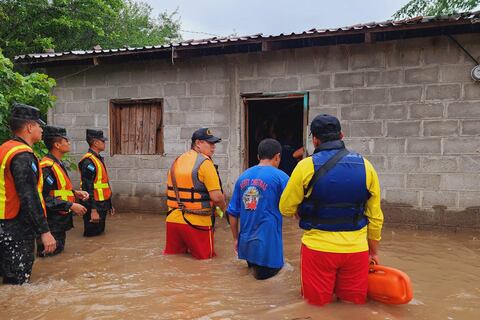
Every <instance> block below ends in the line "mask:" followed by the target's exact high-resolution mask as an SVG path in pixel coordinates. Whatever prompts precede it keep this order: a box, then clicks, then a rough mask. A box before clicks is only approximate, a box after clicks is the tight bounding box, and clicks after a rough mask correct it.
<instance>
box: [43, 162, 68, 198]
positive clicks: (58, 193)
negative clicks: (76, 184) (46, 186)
mask: <svg viewBox="0 0 480 320" xmlns="http://www.w3.org/2000/svg"><path fill="white" fill-rule="evenodd" d="M40 167H41V168H42V169H43V168H46V167H50V168H51V169H52V171H53V174H54V175H55V181H56V182H57V189H56V190H51V191H50V195H51V196H52V197H55V198H59V199H61V200H64V201H69V202H75V195H74V194H73V186H72V181H71V180H70V178H69V177H68V175H67V173H66V172H65V170H63V168H62V167H61V166H60V165H59V164H58V163H57V162H55V161H54V160H52V159H50V158H47V157H45V158H43V159H42V161H40Z"/></svg>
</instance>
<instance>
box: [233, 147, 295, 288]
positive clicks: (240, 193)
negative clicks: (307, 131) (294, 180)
mask: <svg viewBox="0 0 480 320" xmlns="http://www.w3.org/2000/svg"><path fill="white" fill-rule="evenodd" d="M281 152H282V146H281V145H280V143H279V142H278V141H277V140H274V139H264V140H262V141H261V142H260V144H259V145H258V160H259V161H260V163H259V164H258V165H256V166H254V167H251V168H250V169H248V170H246V171H245V172H244V173H242V174H241V175H240V177H239V178H238V180H237V182H236V183H235V188H234V190H233V194H232V199H231V200H230V203H229V205H228V209H227V213H228V216H229V218H230V228H231V230H232V235H233V239H234V241H235V251H237V253H238V258H239V259H244V260H246V261H247V264H248V266H249V267H250V268H252V269H253V276H254V277H255V279H257V280H265V279H268V278H271V277H273V276H274V275H276V274H277V273H278V272H279V271H280V269H281V268H282V267H283V242H282V215H281V214H280V211H279V210H278V203H279V201H280V195H281V194H282V192H283V189H284V188H285V186H286V185H287V181H288V175H287V174H285V173H284V172H283V171H282V170H279V169H278V166H279V164H280V155H281ZM238 219H240V232H239V228H238Z"/></svg>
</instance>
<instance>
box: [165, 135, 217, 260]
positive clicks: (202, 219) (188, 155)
mask: <svg viewBox="0 0 480 320" xmlns="http://www.w3.org/2000/svg"><path fill="white" fill-rule="evenodd" d="M220 141H221V139H220V138H217V137H215V136H214V135H213V134H212V132H211V130H210V129H208V128H201V129H198V130H196V131H195V132H194V133H193V134H192V143H191V150H189V151H187V152H185V153H184V154H182V155H180V156H179V157H178V158H177V159H176V160H175V161H174V162H173V164H172V166H171V168H170V170H169V171H168V181H167V206H168V213H167V219H166V224H167V233H166V238H167V239H166V245H165V250H164V254H178V253H187V252H189V253H190V254H191V255H192V256H193V257H195V258H197V259H209V258H212V257H213V256H214V255H215V251H214V245H213V242H214V239H213V225H212V215H214V214H217V213H216V212H217V211H216V210H215V207H216V206H218V207H219V208H220V210H221V211H222V212H224V211H225V208H226V203H225V196H224V194H223V192H222V191H221V186H220V180H219V177H218V174H217V172H216V170H215V166H214V164H213V161H212V156H213V154H214V153H215V144H216V143H218V142H220Z"/></svg>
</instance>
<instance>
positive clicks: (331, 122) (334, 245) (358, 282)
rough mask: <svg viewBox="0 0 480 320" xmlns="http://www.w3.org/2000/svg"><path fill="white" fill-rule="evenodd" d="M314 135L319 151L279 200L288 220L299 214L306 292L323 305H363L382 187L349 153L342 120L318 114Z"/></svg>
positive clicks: (301, 165)
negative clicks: (340, 303)
mask: <svg viewBox="0 0 480 320" xmlns="http://www.w3.org/2000/svg"><path fill="white" fill-rule="evenodd" d="M310 131H311V134H312V136H313V145H314V147H315V152H314V154H313V155H312V156H311V157H308V158H305V159H303V160H302V161H300V162H299V163H298V164H297V166H296V167H295V169H294V171H293V173H292V176H291V177H290V180H289V181H288V184H287V187H286V188H285V191H284V192H283V194H282V197H281V199H280V211H281V212H282V214H283V215H285V216H293V215H296V214H297V213H298V216H299V217H300V228H302V229H304V230H305V231H304V234H303V237H302V247H301V263H300V265H301V282H302V294H303V297H304V298H305V299H306V300H308V302H310V303H312V304H317V305H324V304H326V303H329V302H330V301H331V300H332V297H333V293H335V294H336V297H337V298H338V299H340V300H343V301H348V302H353V303H358V304H361V303H365V301H366V297H367V285H368V283H367V280H368V266H369V262H370V260H374V261H376V262H378V256H377V254H378V252H377V250H378V243H379V241H380V238H381V230H382V224H383V213H382V209H381V208H380V184H379V181H378V177H377V173H376V172H375V169H374V168H373V166H372V164H371V163H370V162H369V161H368V160H367V159H365V158H363V157H362V156H361V155H360V154H358V153H354V152H349V151H348V150H347V149H345V144H344V142H343V141H342V138H343V135H342V132H341V126H340V122H339V121H338V119H337V118H336V117H334V116H330V115H326V114H322V115H318V116H316V117H315V118H314V119H313V121H312V123H311V125H310Z"/></svg>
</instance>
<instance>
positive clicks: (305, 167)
mask: <svg viewBox="0 0 480 320" xmlns="http://www.w3.org/2000/svg"><path fill="white" fill-rule="evenodd" d="M312 176H313V162H312V159H311V158H306V159H303V160H302V161H300V162H299V163H298V164H297V166H296V167H295V169H294V170H293V172H292V175H291V177H290V179H289V180H288V183H287V186H286V187H285V190H284V191H283V193H282V196H281V198H280V204H279V209H280V212H281V213H282V215H284V216H287V217H291V216H294V215H296V214H297V211H298V207H299V206H300V204H301V203H302V202H303V198H304V197H305V194H304V188H305V186H306V185H308V181H309V179H311V178H312Z"/></svg>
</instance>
